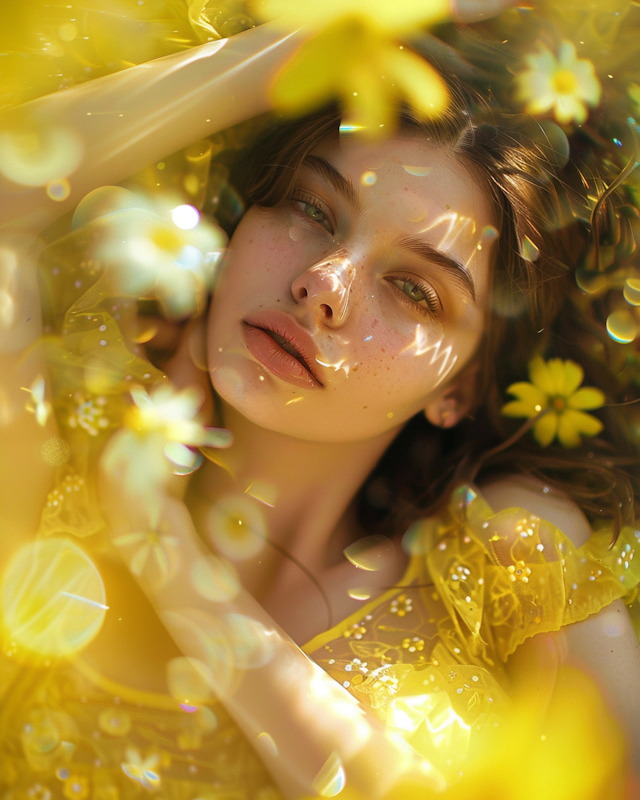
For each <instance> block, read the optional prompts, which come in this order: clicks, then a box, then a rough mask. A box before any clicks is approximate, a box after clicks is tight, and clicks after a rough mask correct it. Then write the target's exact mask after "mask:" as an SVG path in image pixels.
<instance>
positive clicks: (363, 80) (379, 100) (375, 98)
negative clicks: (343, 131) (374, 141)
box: [343, 66, 395, 138]
mask: <svg viewBox="0 0 640 800" xmlns="http://www.w3.org/2000/svg"><path fill="white" fill-rule="evenodd" d="M352 75H353V81H352V86H357V88H358V91H357V92H346V93H345V95H344V99H343V103H344V106H345V114H344V120H345V121H348V122H349V124H351V125H355V126H357V129H358V130H362V133H364V135H365V136H368V137H369V138H377V137H381V136H384V135H386V134H388V133H389V131H390V129H392V127H393V122H394V119H393V116H394V115H393V109H394V106H395V98H393V99H392V97H391V94H390V91H389V89H390V84H388V83H387V82H386V81H382V80H379V79H377V78H376V76H375V75H374V74H373V71H372V70H371V69H367V68H366V67H364V66H363V67H361V68H360V69H358V70H354V71H353V73H352Z"/></svg>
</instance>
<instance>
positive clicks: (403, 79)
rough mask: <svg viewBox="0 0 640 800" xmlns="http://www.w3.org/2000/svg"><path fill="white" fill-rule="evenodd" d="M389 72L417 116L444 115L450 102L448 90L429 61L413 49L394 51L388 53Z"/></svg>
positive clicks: (397, 49)
mask: <svg viewBox="0 0 640 800" xmlns="http://www.w3.org/2000/svg"><path fill="white" fill-rule="evenodd" d="M385 68H386V71H387V72H389V73H391V74H392V75H393V79H394V80H395V82H396V86H397V87H398V88H399V89H400V92H401V94H402V95H403V96H404V97H405V98H406V99H407V100H408V102H409V104H410V105H411V106H413V108H415V110H416V111H418V113H420V114H423V115H424V116H426V117H433V116H435V115H437V114H440V113H442V111H444V109H445V108H446V107H447V104H448V102H449V92H448V90H447V87H446V85H445V83H444V81H443V80H442V78H441V77H440V75H439V74H438V73H437V72H436V70H435V69H434V68H433V67H431V66H429V64H427V62H426V61H425V60H424V59H422V58H420V56H418V55H416V53H413V52H412V51H411V50H407V49H403V50H400V49H399V48H395V49H392V50H390V51H389V52H388V53H385Z"/></svg>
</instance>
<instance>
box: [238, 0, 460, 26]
mask: <svg viewBox="0 0 640 800" xmlns="http://www.w3.org/2000/svg"><path fill="white" fill-rule="evenodd" d="M251 12H252V13H253V14H255V15H259V16H260V17H261V18H266V19H277V18H283V19H284V20H286V21H287V22H289V23H293V24H294V25H306V26H308V27H313V28H316V29H317V28H318V27H324V26H326V25H331V24H332V23H334V22H335V21H336V20H337V19H339V18H344V17H347V16H348V17H362V18H364V19H366V20H368V21H369V22H372V23H376V24H377V25H379V26H380V27H381V28H384V29H385V30H387V31H389V32H396V33H398V32H407V31H408V30H411V29H412V28H416V27H418V26H424V25H432V24H434V23H436V22H440V21H442V20H444V19H446V18H448V17H449V16H450V8H449V3H448V0H429V2H425V0H403V2H402V3H389V0H304V1H303V2H301V0H261V2H253V3H252V4H251Z"/></svg>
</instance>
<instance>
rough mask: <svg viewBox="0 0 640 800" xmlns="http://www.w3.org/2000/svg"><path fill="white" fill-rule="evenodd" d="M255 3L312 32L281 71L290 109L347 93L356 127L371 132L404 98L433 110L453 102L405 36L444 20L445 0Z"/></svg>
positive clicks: (379, 130) (279, 91)
mask: <svg viewBox="0 0 640 800" xmlns="http://www.w3.org/2000/svg"><path fill="white" fill-rule="evenodd" d="M255 5H256V11H259V12H260V13H261V14H263V15H265V16H267V17H270V18H274V17H278V18H280V19H281V20H282V21H283V22H286V23H288V24H289V25H290V26H294V27H295V26H298V25H302V24H304V25H305V28H306V30H309V31H311V32H312V34H313V36H312V38H310V39H309V40H308V41H307V42H305V43H304V44H303V45H302V47H301V48H300V49H299V50H298V52H297V53H296V54H295V55H294V56H293V58H292V60H291V61H290V62H289V63H288V64H287V65H286V66H285V68H284V69H283V70H282V71H281V73H280V74H279V75H278V76H277V78H276V80H275V83H274V85H273V87H272V97H273V101H274V103H275V105H276V106H277V107H278V108H281V109H282V110H283V111H285V112H287V113H291V114H303V113H305V112H307V111H311V110H312V109H314V108H317V107H319V106H321V105H323V104H324V103H327V102H328V101H330V100H331V99H333V98H338V99H340V100H341V102H342V105H343V108H344V109H345V119H346V120H348V122H349V123H350V129H356V130H359V129H362V130H364V131H365V132H366V133H367V134H368V135H369V136H372V135H373V136H375V135H380V134H383V133H384V132H385V125H388V124H389V123H391V122H392V121H393V116H392V113H393V108H394V106H395V105H396V104H397V102H398V100H399V99H404V100H406V101H407V102H408V103H410V104H411V105H412V106H413V107H414V108H415V109H416V110H417V111H418V112H419V113H421V114H424V115H425V116H433V115H434V114H437V113H439V112H441V111H442V110H443V109H444V108H445V107H446V104H447V101H448V92H447V90H446V87H445V85H444V82H443V81H442V79H441V78H440V76H439V75H438V73H437V72H436V71H435V70H434V69H433V68H432V67H431V66H429V65H428V64H427V63H426V62H425V61H424V59H422V58H420V57H419V56H418V55H416V54H415V53H414V52H413V51H411V50H410V49H409V48H407V47H404V45H402V44H400V43H399V41H398V37H399V36H402V35H406V34H410V33H412V32H418V31H419V30H420V28H421V27H423V26H425V25H429V24H433V23H435V22H441V21H443V20H444V19H446V18H447V16H448V15H449V4H448V2H447V1H446V0H434V1H433V2H431V3H425V2H423V0H406V2H403V3H401V4H398V3H396V4H390V3H388V2H387V0H308V2H304V3H301V2H300V0H265V1H264V2H261V3H260V4H257V3H256V4H255Z"/></svg>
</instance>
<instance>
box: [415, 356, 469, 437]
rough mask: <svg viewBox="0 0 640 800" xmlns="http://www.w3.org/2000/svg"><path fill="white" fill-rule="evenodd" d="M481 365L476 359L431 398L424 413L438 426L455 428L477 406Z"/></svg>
mask: <svg viewBox="0 0 640 800" xmlns="http://www.w3.org/2000/svg"><path fill="white" fill-rule="evenodd" d="M479 372H480V365H479V363H478V361H476V360H474V361H472V362H471V363H470V364H468V365H467V366H466V367H465V368H464V369H463V370H462V372H459V373H458V374H457V375H456V377H455V378H454V379H453V381H452V382H451V383H448V384H447V385H446V386H445V387H443V388H442V389H441V390H440V391H439V392H437V393H436V394H435V395H432V397H431V398H429V402H428V403H427V405H426V406H425V408H424V415H425V417H426V418H427V419H428V420H429V422H430V423H431V424H432V425H435V426H436V427H437V428H453V427H454V425H457V424H458V423H459V422H460V420H462V419H464V418H465V417H466V416H467V414H469V413H470V412H471V411H472V410H473V409H474V408H475V406H476V403H477V400H478V388H479V387H478V376H479Z"/></svg>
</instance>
